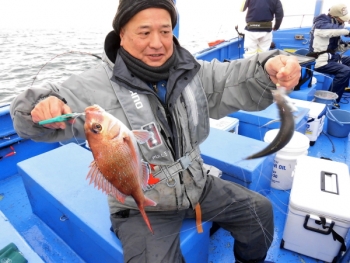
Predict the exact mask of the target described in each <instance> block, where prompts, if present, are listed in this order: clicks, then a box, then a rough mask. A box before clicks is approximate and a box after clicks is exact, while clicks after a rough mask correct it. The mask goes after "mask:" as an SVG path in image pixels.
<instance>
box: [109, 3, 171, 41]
mask: <svg viewBox="0 0 350 263" xmlns="http://www.w3.org/2000/svg"><path fill="white" fill-rule="evenodd" d="M154 7H156V8H162V9H165V10H167V11H168V12H169V14H170V16H171V23H172V27H173V29H174V28H175V26H176V23H177V11H176V7H175V4H174V2H173V0H120V1H119V6H118V10H117V13H116V15H115V17H114V19H113V24H112V25H113V28H114V31H115V33H116V34H117V35H118V37H119V33H120V29H121V28H122V27H123V26H125V25H126V23H128V22H129V20H130V19H131V18H132V17H133V16H134V15H136V14H137V13H138V12H140V11H142V10H144V9H147V8H154Z"/></svg>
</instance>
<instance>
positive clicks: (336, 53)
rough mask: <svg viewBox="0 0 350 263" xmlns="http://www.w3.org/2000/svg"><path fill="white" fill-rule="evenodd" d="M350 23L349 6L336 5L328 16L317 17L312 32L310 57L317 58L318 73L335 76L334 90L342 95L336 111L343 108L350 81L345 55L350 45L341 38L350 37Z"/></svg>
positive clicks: (337, 102) (336, 104) (348, 61)
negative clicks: (345, 92)
mask: <svg viewBox="0 0 350 263" xmlns="http://www.w3.org/2000/svg"><path fill="white" fill-rule="evenodd" d="M349 20H350V14H349V13H348V10H347V6H346V5H345V4H337V5H333V6H332V7H331V8H330V9H329V12H328V14H321V15H319V16H317V17H315V18H314V21H313V26H312V29H311V32H310V34H311V37H310V46H309V51H310V53H309V54H308V56H312V57H315V58H316V64H315V71H317V72H320V73H326V74H331V75H334V78H333V84H332V85H331V87H330V91H332V92H335V93H336V94H337V95H338V98H337V99H336V103H334V107H335V108H339V102H340V100H341V97H342V96H343V93H344V90H345V88H346V87H348V86H349V80H350V67H349V66H350V57H349V56H342V53H343V52H344V51H346V50H347V49H348V48H349V47H350V46H349V44H348V43H346V42H344V41H343V40H342V39H341V36H349V33H350V31H349V29H347V28H345V22H346V23H348V22H349Z"/></svg>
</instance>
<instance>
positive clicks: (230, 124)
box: [209, 116, 239, 134]
mask: <svg viewBox="0 0 350 263" xmlns="http://www.w3.org/2000/svg"><path fill="white" fill-rule="evenodd" d="M209 121H210V127H211V128H215V129H219V130H223V131H228V132H231V133H235V134H238V127H239V120H238V119H236V118H231V117H227V116H226V117H223V118H221V119H218V120H215V119H212V118H210V119H209Z"/></svg>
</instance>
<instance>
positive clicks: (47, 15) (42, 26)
mask: <svg viewBox="0 0 350 263" xmlns="http://www.w3.org/2000/svg"><path fill="white" fill-rule="evenodd" d="M7 2H8V3H7ZM116 2H117V1H112V0H101V1H100V2H99V4H98V6H97V5H96V2H95V1H82V0H75V1H68V0H61V1H45V0H32V1H26V0H12V1H6V3H5V1H2V3H1V4H0V5H1V6H0V105H1V104H7V103H10V102H11V101H12V100H13V99H14V98H15V96H16V95H17V94H19V93H20V92H22V91H23V90H25V89H27V88H29V87H31V86H40V85H42V84H43V83H45V82H56V83H57V82H58V83H60V82H62V81H64V80H65V79H67V78H68V77H69V76H70V75H72V74H79V73H81V72H83V71H85V70H87V69H89V68H91V67H93V66H94V65H96V63H99V62H100V60H99V59H97V58H96V57H94V56H91V55H89V54H96V55H99V56H100V55H101V54H102V51H103V43H104V39H105V36H106V34H107V33H108V32H109V31H110V30H112V26H111V23H112V20H113V17H114V14H115V11H116V9H117V5H118V4H116ZM291 2H293V3H291ZM314 3H315V0H304V1H301V0H295V1H290V0H284V1H283V5H284V10H285V18H284V21H283V23H282V28H283V27H291V26H292V27H299V26H305V25H308V24H310V23H311V21H312V15H311V14H313V5H314ZM240 5H241V1H233V0H216V1H215V6H214V5H213V2H212V1H209V0H177V8H178V11H179V14H180V35H179V40H180V43H181V45H182V46H184V47H185V48H187V49H188V50H189V51H190V52H192V53H195V52H198V51H200V50H202V49H204V48H207V47H208V42H210V41H214V40H217V39H231V38H235V37H237V32H236V31H235V26H236V25H238V26H239V30H240V31H243V28H244V25H245V22H244V17H245V16H244V15H245V13H242V12H239V8H240ZM300 6H303V8H302V10H300ZM325 6H326V5H325Z"/></svg>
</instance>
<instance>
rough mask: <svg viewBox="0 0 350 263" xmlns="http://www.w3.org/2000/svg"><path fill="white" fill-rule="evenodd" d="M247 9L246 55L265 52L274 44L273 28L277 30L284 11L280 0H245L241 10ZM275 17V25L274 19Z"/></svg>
mask: <svg viewBox="0 0 350 263" xmlns="http://www.w3.org/2000/svg"><path fill="white" fill-rule="evenodd" d="M247 9H248V11H247V14H246V19H245V20H246V23H247V25H246V27H245V33H244V57H245V58H248V57H250V56H252V55H255V54H256V53H260V52H265V51H268V50H269V49H270V47H273V46H274V43H273V42H272V37H273V36H272V30H273V31H277V30H278V29H279V28H280V26H281V23H282V20H283V16H284V12H283V7H282V3H281V1H280V0H244V1H243V2H242V6H241V12H244V11H246V10H247ZM274 19H275V23H274V25H272V21H273V20H274Z"/></svg>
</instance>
